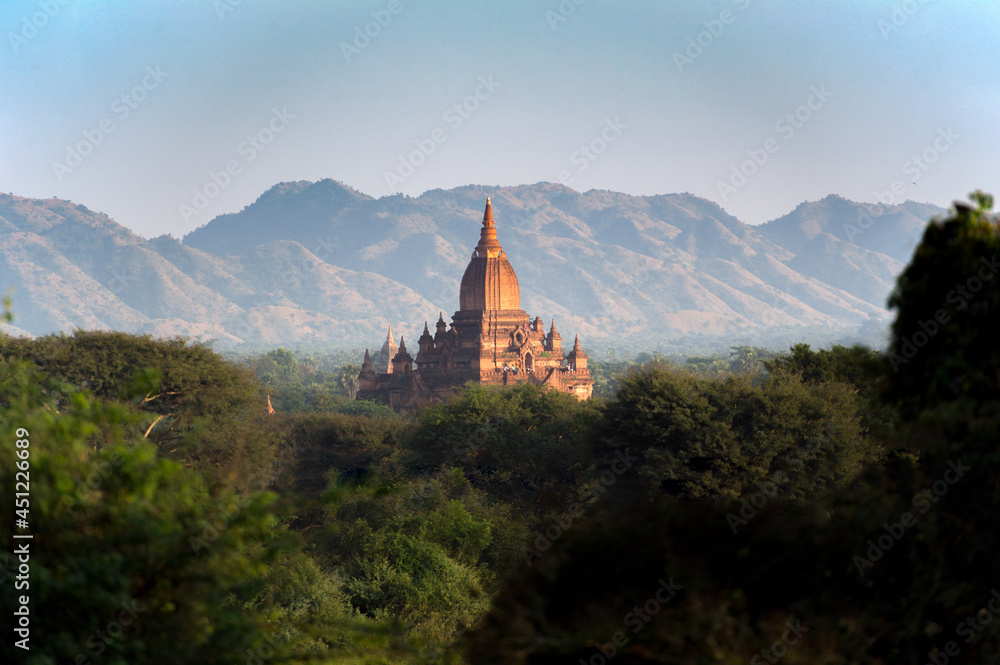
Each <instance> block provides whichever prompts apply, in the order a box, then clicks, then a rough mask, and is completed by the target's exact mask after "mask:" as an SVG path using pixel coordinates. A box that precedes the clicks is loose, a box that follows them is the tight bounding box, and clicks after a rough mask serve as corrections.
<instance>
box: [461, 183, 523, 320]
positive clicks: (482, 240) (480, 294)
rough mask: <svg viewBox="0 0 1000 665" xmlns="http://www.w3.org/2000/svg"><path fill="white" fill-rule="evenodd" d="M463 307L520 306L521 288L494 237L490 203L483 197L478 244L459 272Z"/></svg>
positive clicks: (495, 308)
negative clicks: (483, 209) (460, 272)
mask: <svg viewBox="0 0 1000 665" xmlns="http://www.w3.org/2000/svg"><path fill="white" fill-rule="evenodd" d="M459 308H460V309H462V310H498V309H521V288H520V286H519V285H518V283H517V275H516V274H515V273H514V268H513V267H512V266H511V265H510V261H508V260H507V255H506V253H505V252H504V251H503V247H501V246H500V241H499V240H497V230H496V223H495V222H494V221H493V205H492V202H491V201H490V199H486V210H485V212H484V213H483V226H482V228H481V229H480V232H479V244H478V245H476V249H475V251H474V252H473V253H472V259H471V260H470V261H469V266H468V267H467V268H466V269H465V274H464V275H463V276H462V287H461V290H460V292H459Z"/></svg>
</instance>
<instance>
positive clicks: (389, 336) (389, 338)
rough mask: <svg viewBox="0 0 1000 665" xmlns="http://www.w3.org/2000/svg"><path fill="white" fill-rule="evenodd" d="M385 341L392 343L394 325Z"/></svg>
mask: <svg viewBox="0 0 1000 665" xmlns="http://www.w3.org/2000/svg"><path fill="white" fill-rule="evenodd" d="M385 341H386V342H390V343H391V342H392V325H390V326H389V332H388V334H386V336H385Z"/></svg>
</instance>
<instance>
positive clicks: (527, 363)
mask: <svg viewBox="0 0 1000 665" xmlns="http://www.w3.org/2000/svg"><path fill="white" fill-rule="evenodd" d="M524 371H525V372H534V371H535V359H534V358H532V357H531V354H530V353H525V354H524Z"/></svg>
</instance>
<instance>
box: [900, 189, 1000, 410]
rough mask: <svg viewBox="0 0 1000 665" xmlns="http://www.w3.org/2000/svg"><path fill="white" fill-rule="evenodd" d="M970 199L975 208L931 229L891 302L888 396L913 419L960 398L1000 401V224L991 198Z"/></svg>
mask: <svg viewBox="0 0 1000 665" xmlns="http://www.w3.org/2000/svg"><path fill="white" fill-rule="evenodd" d="M970 198H971V199H972V201H973V202H974V203H975V207H970V206H966V205H961V204H956V205H955V207H954V209H953V210H952V212H951V215H950V216H949V217H948V218H946V219H935V220H932V221H931V223H930V224H929V225H928V227H927V229H926V230H925V231H924V236H923V239H922V240H921V242H920V244H919V245H918V246H917V249H916V251H915V253H914V255H913V260H912V261H911V262H910V264H909V266H907V268H906V270H905V271H904V272H903V274H902V275H900V277H899V279H898V281H897V285H896V289H895V290H894V291H893V293H892V295H891V296H890V298H889V307H890V308H893V309H896V310H897V315H896V320H895V321H894V322H893V325H892V340H891V343H890V348H889V353H888V361H889V364H890V367H891V370H892V374H891V380H890V395H891V396H892V397H893V398H896V399H900V400H903V402H904V404H905V405H906V407H907V412H908V413H909V414H911V415H912V414H914V413H916V412H917V411H919V410H920V409H921V408H923V407H925V406H932V405H934V404H938V403H942V402H948V401H952V400H954V399H955V398H956V397H958V396H960V395H966V396H971V397H974V398H976V399H988V400H995V399H996V398H997V396H998V395H1000V373H998V372H997V371H996V367H997V366H998V365H1000V345H998V344H997V342H996V330H997V329H998V326H1000V278H998V276H997V273H998V272H1000V263H998V260H1000V220H998V219H997V217H996V216H993V215H991V214H990V210H991V208H992V206H993V197H992V196H990V195H988V194H984V193H982V192H980V191H976V192H973V193H972V194H971V195H970Z"/></svg>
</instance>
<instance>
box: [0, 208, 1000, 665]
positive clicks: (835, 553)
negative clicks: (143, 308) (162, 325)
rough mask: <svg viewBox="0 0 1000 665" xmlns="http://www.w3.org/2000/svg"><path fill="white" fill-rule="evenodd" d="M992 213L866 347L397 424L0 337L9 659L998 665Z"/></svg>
mask: <svg viewBox="0 0 1000 665" xmlns="http://www.w3.org/2000/svg"><path fill="white" fill-rule="evenodd" d="M992 204H993V201H992V197H990V196H989V195H986V194H983V193H981V192H975V193H974V194H973V195H972V203H971V205H965V204H956V206H955V208H954V209H953V210H952V211H951V212H950V213H949V215H948V216H947V217H944V218H940V219H935V220H932V222H931V223H930V224H929V225H928V227H927V229H926V231H925V234H924V236H923V239H922V241H921V243H920V245H919V246H918V247H917V250H916V252H915V254H914V256H913V258H912V260H911V262H910V263H909V265H908V266H907V268H906V269H905V271H904V272H903V274H902V275H901V276H900V277H899V279H898V283H897V287H896V289H895V291H894V292H893V294H892V296H891V298H890V301H889V306H890V308H891V309H892V310H893V311H894V315H895V319H894V322H893V324H892V328H891V335H890V340H889V343H888V346H887V348H886V349H874V350H873V349H868V348H864V347H850V348H849V347H844V346H832V347H830V348H828V349H813V348H811V347H810V346H809V345H806V344H797V345H794V346H792V347H791V348H790V349H788V350H786V351H783V352H780V353H775V352H769V351H767V350H764V349H757V348H750V347H737V348H734V349H733V353H732V355H731V356H730V357H729V358H694V359H689V360H688V361H687V362H686V363H672V362H669V361H667V360H666V359H664V358H662V357H655V356H651V355H646V356H644V357H640V358H637V359H633V360H632V361H621V362H616V363H604V364H599V363H595V364H594V371H595V376H596V379H597V391H596V394H597V396H596V397H595V398H594V399H592V400H590V401H587V402H578V401H576V400H575V399H574V398H572V397H570V396H568V395H565V394H560V393H556V392H554V391H545V390H541V389H538V388H534V387H530V386H516V387H512V388H504V389H493V388H485V387H480V386H473V385H470V386H467V387H466V388H465V389H464V390H463V391H462V393H461V394H460V395H459V396H458V397H456V398H455V399H454V400H453V401H451V402H448V403H446V404H442V405H438V406H433V407H426V408H424V409H422V410H420V411H419V412H417V413H416V414H413V415H401V414H397V413H394V412H393V411H391V410H389V409H388V408H387V407H385V406H383V405H380V404H376V403H371V402H362V401H357V400H355V399H354V394H355V392H356V390H357V384H356V375H357V371H358V370H359V369H360V368H359V366H358V365H352V364H350V363H348V362H344V359H342V358H341V359H329V358H327V359H324V358H317V357H309V356H304V355H302V354H296V353H293V352H291V351H288V350H285V349H275V350H272V351H268V352H266V353H260V354H256V355H254V356H251V357H247V358H243V359H233V358H224V357H222V356H220V355H219V354H218V353H216V352H214V351H213V350H212V349H211V348H208V347H206V346H204V345H199V344H196V343H191V342H188V341H185V340H183V339H179V338H177V339H169V340H157V339H153V338H151V337H148V336H146V337H144V336H136V335H130V334H125V333H118V332H106V331H105V332H101V331H90V332H85V331H76V332H74V333H73V334H61V335H50V336H46V337H40V338H35V339H25V338H14V337H3V338H0V405H2V406H0V433H2V445H0V478H2V482H0V488H2V494H3V501H4V502H5V505H6V506H8V508H5V509H4V510H3V511H2V514H0V524H2V526H3V529H4V531H5V532H6V533H11V534H19V533H21V534H26V533H30V534H31V535H32V538H31V539H30V540H12V541H11V542H13V543H14V544H15V546H21V544H22V543H30V566H29V570H28V572H25V566H24V565H22V562H23V560H24V559H23V558H19V554H17V553H16V552H17V551H18V550H16V549H15V546H12V547H8V548H6V550H5V552H4V553H3V554H2V555H0V577H2V578H3V583H4V585H5V586H7V590H6V591H5V593H4V594H3V595H2V600H0V606H2V610H3V613H4V614H5V615H7V616H8V617H14V618H15V632H14V633H8V638H7V639H6V640H5V642H4V644H3V646H2V647H0V653H2V654H3V656H2V660H3V661H4V662H15V660H14V659H15V658H16V659H17V660H16V662H21V663H29V664H32V665H34V664H37V665H42V664H46V665H48V664H55V663H60V664H61V663H75V664H76V665H87V664H95V665H96V664H105V663H106V664H125V663H149V664H158V663H163V664H168V663H171V664H175V663H199V664H201V663H212V664H216V663H217V664H220V665H222V664H230V663H232V664H235V663H240V664H243V663H247V664H257V665H259V664H261V663H268V664H279V663H345V664H358V665H360V664H375V663H403V664H406V663H412V664H419V663H456V664H459V663H469V664H476V665H478V664H481V663H482V664H493V663H496V664H501V663H503V664H508V663H509V664H515V663H520V664H536V663H566V664H576V663H584V664H590V665H601V664H603V663H608V662H611V661H614V662H615V663H616V665H617V664H621V665H633V664H642V663H648V664H652V663H684V664H701V663H746V662H749V663H777V662H779V661H780V662H782V663H787V664H794V663H811V664H830V665H834V664H838V665H839V664H848V663H885V664H896V663H913V664H923V663H933V664H935V665H943V664H945V663H986V662H997V661H998V660H1000V631H998V630H997V626H998V625H1000V621H998V623H997V624H993V623H992V618H994V615H995V614H997V613H998V612H1000V557H998V556H997V554H998V553H1000V543H998V538H1000V529H998V528H997V527H998V524H1000V522H998V520H997V511H998V510H1000V446H998V444H1000V347H998V345H997V344H996V340H997V339H998V336H997V330H998V328H1000V280H997V279H994V276H995V275H996V273H997V271H998V270H1000V264H998V263H997V255H998V254H1000V221H998V218H997V217H996V216H995V215H994V214H993V213H991V209H992ZM13 313H14V315H15V316H16V314H17V306H16V300H15V302H14V304H13ZM268 400H269V402H270V404H271V405H272V406H273V408H274V413H269V412H268V408H267V404H268ZM21 442H24V444H23V445H22V443H21ZM23 462H26V463H24V464H22V463H23ZM29 475H30V489H28V490H27V491H23V492H22V490H21V489H18V492H22V493H23V494H25V495H27V496H26V497H20V496H19V497H18V498H17V499H16V498H15V486H16V484H19V486H20V487H24V488H26V487H27V486H28V483H27V482H25V483H19V481H22V480H27V479H28V478H29ZM24 498H27V499H28V501H23V500H22V499H24ZM16 501H20V502H19V503H15V502H16ZM15 507H16V510H15ZM15 520H16V521H17V523H16V524H15ZM22 520H23V522H22ZM22 551H23V550H22ZM24 598H27V600H28V602H26V603H25V602H23V599H24ZM24 607H27V610H23V609H22V608H24ZM18 626H21V627H22V629H23V630H24V632H22V633H18V632H17V630H16V629H17V627H18ZM22 639H23V640H24V641H23V642H21V644H22V645H23V646H18V645H17V643H18V641H20V640H22ZM25 647H27V650H24V649H25Z"/></svg>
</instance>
